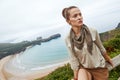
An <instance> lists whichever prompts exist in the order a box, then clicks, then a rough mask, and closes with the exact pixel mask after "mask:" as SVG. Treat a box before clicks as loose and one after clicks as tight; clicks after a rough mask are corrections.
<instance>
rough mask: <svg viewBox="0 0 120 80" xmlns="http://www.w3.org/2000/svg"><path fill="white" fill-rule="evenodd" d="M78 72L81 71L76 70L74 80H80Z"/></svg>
mask: <svg viewBox="0 0 120 80" xmlns="http://www.w3.org/2000/svg"><path fill="white" fill-rule="evenodd" d="M78 72H79V70H74V80H78Z"/></svg>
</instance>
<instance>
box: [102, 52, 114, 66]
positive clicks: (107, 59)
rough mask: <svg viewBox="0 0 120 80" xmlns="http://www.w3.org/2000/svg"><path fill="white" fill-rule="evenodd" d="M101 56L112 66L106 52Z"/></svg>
mask: <svg viewBox="0 0 120 80" xmlns="http://www.w3.org/2000/svg"><path fill="white" fill-rule="evenodd" d="M103 57H104V58H105V60H106V61H107V62H108V63H109V64H110V65H111V66H112V67H113V66H114V65H113V62H112V60H111V58H110V56H109V55H108V54H107V53H105V54H103Z"/></svg>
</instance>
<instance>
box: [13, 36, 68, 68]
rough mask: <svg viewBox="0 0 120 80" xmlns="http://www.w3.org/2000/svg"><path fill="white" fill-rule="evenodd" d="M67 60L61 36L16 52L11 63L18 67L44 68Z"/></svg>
mask: <svg viewBox="0 0 120 80" xmlns="http://www.w3.org/2000/svg"><path fill="white" fill-rule="evenodd" d="M66 60H68V53H67V49H66V46H65V41H64V39H63V38H57V39H53V40H51V41H49V42H45V43H41V45H36V46H33V47H31V48H28V49H27V50H25V51H24V52H22V53H20V54H18V55H17V56H16V57H15V58H14V59H13V60H12V63H13V64H16V65H15V66H16V67H19V68H27V69H33V68H41V69H42V68H45V67H49V66H52V65H55V64H58V63H61V62H64V61H66Z"/></svg>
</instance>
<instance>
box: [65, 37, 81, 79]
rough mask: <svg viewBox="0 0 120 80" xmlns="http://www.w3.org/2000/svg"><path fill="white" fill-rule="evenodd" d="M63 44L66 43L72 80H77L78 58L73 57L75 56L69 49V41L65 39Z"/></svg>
mask: <svg viewBox="0 0 120 80" xmlns="http://www.w3.org/2000/svg"><path fill="white" fill-rule="evenodd" d="M65 42H66V46H67V50H68V53H69V60H70V65H71V68H72V70H73V73H74V80H77V79H78V71H79V67H80V64H79V61H78V58H77V57H76V56H75V54H74V53H73V51H72V49H71V44H70V42H69V40H68V39H66V40H65Z"/></svg>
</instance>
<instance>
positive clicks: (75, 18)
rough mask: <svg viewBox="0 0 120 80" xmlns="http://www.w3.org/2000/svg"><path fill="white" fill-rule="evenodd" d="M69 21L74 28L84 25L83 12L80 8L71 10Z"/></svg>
mask: <svg viewBox="0 0 120 80" xmlns="http://www.w3.org/2000/svg"><path fill="white" fill-rule="evenodd" d="M69 14H70V16H69V20H67V22H68V23H69V24H70V25H71V26H73V27H80V26H82V25H83V17H82V14H81V11H80V10H79V9H78V8H72V9H70V10H69Z"/></svg>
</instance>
